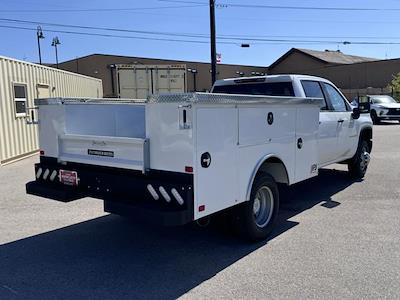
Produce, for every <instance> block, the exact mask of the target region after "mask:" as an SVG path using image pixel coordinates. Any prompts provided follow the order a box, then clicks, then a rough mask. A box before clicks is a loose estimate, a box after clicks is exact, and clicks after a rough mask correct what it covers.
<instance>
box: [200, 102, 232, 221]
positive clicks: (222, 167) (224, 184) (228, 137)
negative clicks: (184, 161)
mask: <svg viewBox="0 0 400 300" xmlns="http://www.w3.org/2000/svg"><path fill="white" fill-rule="evenodd" d="M196 135H197V138H196V144H197V145H196V153H195V159H196V162H195V168H194V174H195V190H194V191H195V203H194V209H195V211H194V215H195V219H198V218H201V217H204V216H207V215H209V214H212V213H214V212H217V211H220V210H222V209H224V208H227V207H230V206H233V205H234V204H235V203H236V201H235V200H236V199H237V198H238V193H237V191H238V184H237V182H238V179H237V159H236V157H237V110H236V109H235V108H198V109H197V110H196Z"/></svg>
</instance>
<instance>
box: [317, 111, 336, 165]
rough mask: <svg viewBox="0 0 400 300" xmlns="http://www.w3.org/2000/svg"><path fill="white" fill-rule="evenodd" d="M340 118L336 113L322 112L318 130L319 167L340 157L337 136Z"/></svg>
mask: <svg viewBox="0 0 400 300" xmlns="http://www.w3.org/2000/svg"><path fill="white" fill-rule="evenodd" d="M337 128H338V116H337V113H335V112H330V111H321V112H320V119H319V129H318V157H319V165H323V164H325V163H327V162H331V161H333V160H335V159H336V158H337V157H338V153H337V142H338V135H337Z"/></svg>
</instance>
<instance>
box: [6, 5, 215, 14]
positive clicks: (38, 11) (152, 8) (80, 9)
mask: <svg viewBox="0 0 400 300" xmlns="http://www.w3.org/2000/svg"><path fill="white" fill-rule="evenodd" d="M206 5H207V4H202V3H197V4H191V5H179V6H159V7H133V8H78V9H1V10H0V13H4V12H6V13H9V12H18V13H32V12H36V13H54V12H57V13H63V12H112V11H114V12H115V11H120V12H122V11H127V12H129V11H138V10H139V11H140V10H159V9H176V8H194V7H202V6H206Z"/></svg>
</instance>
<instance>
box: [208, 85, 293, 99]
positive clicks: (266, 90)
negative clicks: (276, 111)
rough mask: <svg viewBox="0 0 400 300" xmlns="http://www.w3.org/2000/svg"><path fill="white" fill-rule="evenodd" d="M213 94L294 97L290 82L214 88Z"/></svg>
mask: <svg viewBox="0 0 400 300" xmlns="http://www.w3.org/2000/svg"><path fill="white" fill-rule="evenodd" d="M213 93H220V94H236V95H240V94H242V95H264V96H288V97H294V90H293V85H292V83H291V82H263V83H246V84H231V85H219V86H215V87H214V89H213Z"/></svg>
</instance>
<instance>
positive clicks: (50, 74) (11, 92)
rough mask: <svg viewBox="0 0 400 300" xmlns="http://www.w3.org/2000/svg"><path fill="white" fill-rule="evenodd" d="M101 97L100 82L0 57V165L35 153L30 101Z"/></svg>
mask: <svg viewBox="0 0 400 300" xmlns="http://www.w3.org/2000/svg"><path fill="white" fill-rule="evenodd" d="M102 96H103V87H102V82H101V80H100V79H96V78H91V77H88V76H83V75H80V74H75V73H71V72H67V71H63V70H58V69H55V68H51V67H46V66H43V65H38V64H33V63H28V62H24V61H19V60H15V59H12V58H7V57H3V56H0V165H2V164H5V163H7V162H10V161H13V160H16V159H18V158H21V157H24V156H27V155H29V154H33V153H35V152H36V151H37V150H38V147H39V146H38V134H37V126H38V125H35V124H27V121H30V120H31V118H32V115H31V114H32V113H33V114H34V115H36V116H37V112H35V111H34V110H31V108H33V107H34V99H36V98H48V97H102Z"/></svg>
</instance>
